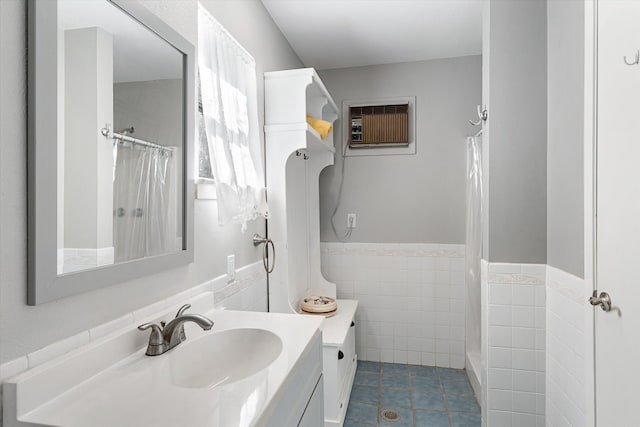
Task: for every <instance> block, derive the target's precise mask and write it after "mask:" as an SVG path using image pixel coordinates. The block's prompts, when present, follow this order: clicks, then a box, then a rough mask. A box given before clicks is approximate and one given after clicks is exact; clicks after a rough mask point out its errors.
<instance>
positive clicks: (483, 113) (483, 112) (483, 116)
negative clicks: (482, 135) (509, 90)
mask: <svg viewBox="0 0 640 427" xmlns="http://www.w3.org/2000/svg"><path fill="white" fill-rule="evenodd" d="M477 109H478V119H479V120H478V121H477V122H474V121H473V120H469V123H471V124H472V125H474V126H480V125H481V124H482V122H486V121H487V119H488V118H489V112H488V111H487V107H486V106H485V107H484V108H483V109H480V106H479V105H478V107H477Z"/></svg>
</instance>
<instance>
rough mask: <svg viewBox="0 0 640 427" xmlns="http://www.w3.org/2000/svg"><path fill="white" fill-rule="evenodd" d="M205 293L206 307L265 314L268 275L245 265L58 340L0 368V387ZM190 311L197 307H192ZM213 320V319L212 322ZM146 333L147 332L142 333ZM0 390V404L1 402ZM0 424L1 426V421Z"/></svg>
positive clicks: (258, 265) (259, 266)
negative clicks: (232, 273) (232, 274)
mask: <svg viewBox="0 0 640 427" xmlns="http://www.w3.org/2000/svg"><path fill="white" fill-rule="evenodd" d="M206 292H209V293H212V295H213V301H210V302H209V303H208V304H207V307H209V305H213V306H214V307H215V308H220V309H229V310H246V311H267V276H266V273H265V271H264V267H263V265H262V261H259V262H256V263H253V264H250V265H247V266H245V267H242V268H240V269H238V270H237V272H236V279H235V280H234V281H232V282H227V278H226V275H222V276H218V277H216V278H215V279H212V280H209V281H207V282H205V283H203V284H201V285H198V286H195V287H193V288H190V289H188V290H186V291H183V292H180V293H179V294H176V295H174V296H171V297H169V298H166V299H164V300H161V301H158V302H156V303H154V304H151V305H149V306H146V307H142V308H140V309H138V310H136V311H134V312H131V313H127V314H125V315H123V316H121V317H119V318H117V319H114V320H112V321H110V322H108V323H105V324H102V325H98V326H96V327H94V328H91V329H89V330H85V331H82V332H80V333H79V334H76V335H74V336H72V337H69V338H66V339H64V340H61V341H57V342H55V343H53V344H50V345H48V346H46V347H44V348H41V349H39V350H36V351H34V352H32V353H29V354H26V355H24V356H22V357H19V358H17V359H14V360H12V361H9V362H7V363H4V364H2V365H0V384H1V383H2V382H3V381H4V380H5V379H7V378H9V377H12V376H14V375H17V374H19V373H21V372H23V371H26V370H27V369H32V368H35V367H36V366H39V365H41V364H43V363H44V362H47V361H49V360H51V359H54V358H56V357H58V356H61V355H63V354H66V353H68V352H70V351H72V350H74V349H76V348H79V347H81V346H84V345H87V344H89V343H91V342H92V341H95V340H98V339H100V338H102V337H104V336H105V335H107V334H109V333H111V332H113V331H114V330H117V329H122V328H132V329H133V328H135V327H136V326H137V325H139V324H141V323H144V322H146V321H149V317H150V316H153V315H155V314H156V313H159V312H162V311H165V310H167V309H173V308H175V309H177V308H179V307H180V305H182V304H183V303H185V301H189V300H191V299H193V298H194V297H196V296H197V295H200V294H204V293H206ZM208 309H210V307H209V308H208ZM191 311H193V312H198V311H199V307H198V306H196V305H194V307H193V308H192V310H191ZM213 320H214V321H215V319H213ZM145 334H147V332H145ZM1 393H2V389H1V388H0V403H1V402H2V394H1ZM0 420H2V405H1V404H0ZM0 425H2V423H1V421H0Z"/></svg>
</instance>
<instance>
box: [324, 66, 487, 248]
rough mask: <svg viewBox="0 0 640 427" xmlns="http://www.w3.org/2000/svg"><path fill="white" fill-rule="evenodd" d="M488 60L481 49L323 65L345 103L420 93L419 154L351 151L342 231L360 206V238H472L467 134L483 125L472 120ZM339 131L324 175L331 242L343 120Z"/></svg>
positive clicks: (431, 240)
mask: <svg viewBox="0 0 640 427" xmlns="http://www.w3.org/2000/svg"><path fill="white" fill-rule="evenodd" d="M481 67H482V58H481V57H480V56H468V57H460V58H450V59H438V60H431V61H421V62H412V63H402V64H387V65H374V66H368V67H357V68H345V69H336V70H324V71H320V76H321V78H322V80H323V81H324V83H325V85H326V86H327V88H328V90H329V92H330V93H331V94H332V96H333V97H334V100H335V101H336V103H337V104H338V106H341V105H342V101H343V100H344V99H348V100H367V99H374V98H391V97H398V96H416V123H417V129H416V141H417V154H415V155H395V156H390V155H388V156H362V157H347V159H346V164H345V181H344V191H343V195H342V203H341V205H340V209H339V210H338V213H337V216H336V224H337V226H338V232H339V233H344V231H345V227H346V215H347V213H350V212H354V213H356V214H357V215H358V217H357V228H356V229H355V230H354V231H353V234H352V236H351V238H350V241H352V242H379V243H464V241H465V188H466V187H465V173H466V146H467V144H466V137H467V136H468V135H470V134H473V133H475V132H476V131H477V129H476V128H474V127H473V126H471V125H469V124H468V120H469V119H473V118H474V117H475V116H476V105H478V104H479V103H480V100H481V82H482V75H481V71H482V70H481ZM334 132H335V135H336V139H335V141H336V150H337V153H336V156H335V160H336V163H335V166H334V167H329V168H327V169H325V170H324V171H323V172H322V174H321V176H320V221H321V223H320V233H321V235H320V238H321V240H322V241H325V242H333V241H336V240H337V239H336V236H335V234H334V233H333V231H332V229H331V224H330V218H331V213H332V212H333V209H334V207H335V204H336V199H337V193H338V187H339V177H340V168H341V164H342V156H341V154H340V150H341V147H342V145H341V143H342V130H341V128H340V124H338V125H337V126H336V129H335V130H334ZM378 150H384V149H378ZM382 152H383V151H380V153H382Z"/></svg>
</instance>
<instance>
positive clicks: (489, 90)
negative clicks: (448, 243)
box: [483, 0, 547, 264]
mask: <svg viewBox="0 0 640 427" xmlns="http://www.w3.org/2000/svg"><path fill="white" fill-rule="evenodd" d="M485 5H486V9H485V13H488V16H486V15H485V20H487V19H488V23H489V30H488V32H489V34H488V37H489V39H488V40H485V44H484V49H485V51H484V53H483V58H484V60H485V61H487V62H486V69H488V72H487V73H484V74H483V79H485V82H484V83H483V88H484V90H483V102H484V103H485V104H486V105H487V108H488V110H489V120H488V122H487V124H486V126H485V135H484V136H485V137H484V138H483V143H484V144H488V147H485V152H486V151H487V150H486V149H487V148H488V154H489V156H488V159H487V158H486V156H485V160H486V161H488V168H485V171H484V172H485V174H488V176H487V179H488V188H487V189H486V190H487V193H488V196H487V202H488V206H487V209H486V210H485V214H486V216H485V218H484V219H485V221H487V222H486V225H487V226H488V239H487V241H486V242H485V243H486V245H485V247H484V253H483V258H485V259H487V260H489V261H491V262H515V263H542V264H544V263H546V259H547V239H546V236H547V220H546V217H547V143H546V139H547V96H546V94H547V41H546V31H547V28H546V21H547V9H546V1H511V0H509V1H506V0H492V1H490V2H485ZM485 23H487V21H485ZM485 34H486V33H485Z"/></svg>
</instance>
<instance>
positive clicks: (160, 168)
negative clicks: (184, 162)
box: [113, 140, 180, 262]
mask: <svg viewBox="0 0 640 427" xmlns="http://www.w3.org/2000/svg"><path fill="white" fill-rule="evenodd" d="M113 155H114V169H113V206H114V210H113V243H114V255H115V262H123V261H129V260H132V259H137V258H143V257H147V256H153V255H159V254H164V253H168V252H173V251H175V250H178V249H180V248H179V247H178V245H177V238H176V227H177V224H176V220H177V204H176V203H177V200H176V195H177V193H176V160H175V157H176V156H175V154H174V153H173V152H172V151H169V150H163V149H158V148H151V147H144V146H139V145H135V144H131V143H126V142H125V143H123V142H121V141H118V140H114V144H113Z"/></svg>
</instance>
